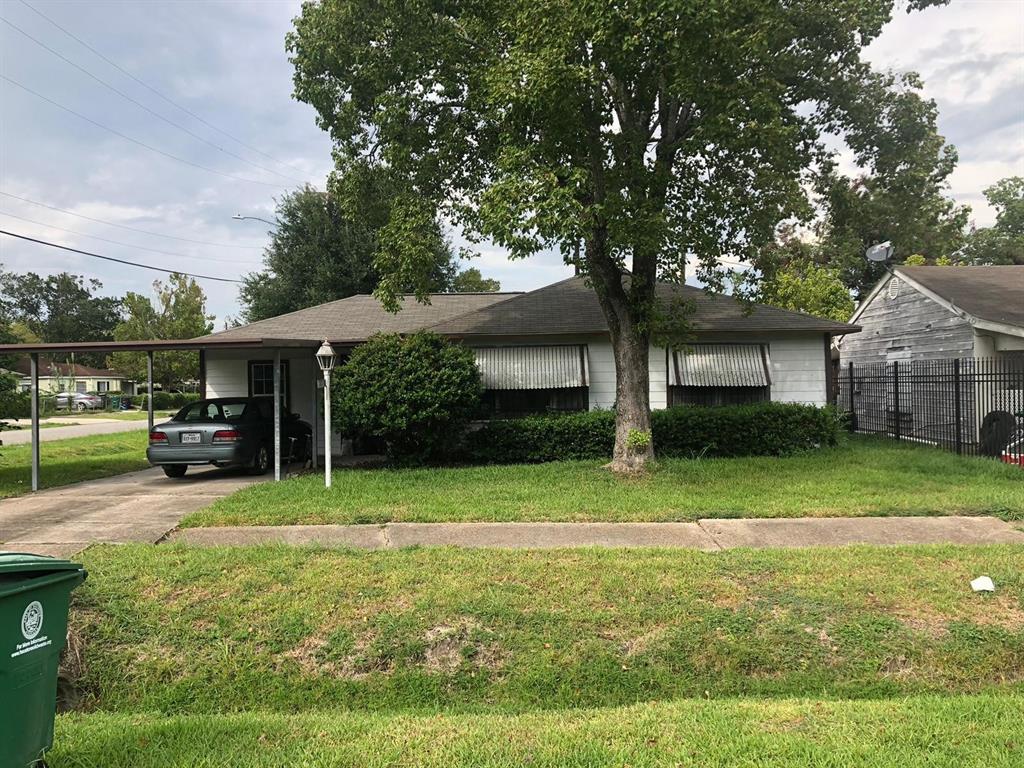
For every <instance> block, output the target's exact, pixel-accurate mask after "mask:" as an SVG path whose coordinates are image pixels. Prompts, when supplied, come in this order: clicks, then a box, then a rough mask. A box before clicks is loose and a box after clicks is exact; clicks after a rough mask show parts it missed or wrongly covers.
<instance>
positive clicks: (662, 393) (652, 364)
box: [647, 345, 668, 410]
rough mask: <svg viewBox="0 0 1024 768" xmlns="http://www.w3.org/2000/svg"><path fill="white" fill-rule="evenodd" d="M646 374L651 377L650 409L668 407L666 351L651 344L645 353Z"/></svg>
mask: <svg viewBox="0 0 1024 768" xmlns="http://www.w3.org/2000/svg"><path fill="white" fill-rule="evenodd" d="M647 374H648V376H649V377H650V379H651V391H650V397H651V409H652V410H661V409H663V408H668V351H667V350H666V349H665V348H664V347H655V346H654V345H651V348H650V350H648V355H647Z"/></svg>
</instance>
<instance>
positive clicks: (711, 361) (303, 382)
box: [0, 277, 859, 490]
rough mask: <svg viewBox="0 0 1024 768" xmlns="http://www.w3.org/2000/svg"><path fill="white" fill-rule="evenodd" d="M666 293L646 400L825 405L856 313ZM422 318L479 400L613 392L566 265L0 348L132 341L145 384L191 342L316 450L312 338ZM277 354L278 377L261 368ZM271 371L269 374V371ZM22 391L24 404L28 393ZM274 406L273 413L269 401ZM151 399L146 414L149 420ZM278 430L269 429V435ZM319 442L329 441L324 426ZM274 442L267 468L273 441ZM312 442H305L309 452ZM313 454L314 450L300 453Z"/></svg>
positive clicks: (418, 322) (570, 405) (598, 328)
mask: <svg viewBox="0 0 1024 768" xmlns="http://www.w3.org/2000/svg"><path fill="white" fill-rule="evenodd" d="M657 293H658V297H659V299H660V300H661V301H663V302H665V303H666V304H667V305H675V304H677V303H679V302H684V303H686V304H687V305H688V306H689V307H690V308H691V309H692V313H691V314H690V315H689V317H688V320H689V324H690V327H691V330H692V331H693V337H692V338H689V339H687V342H686V344H685V345H684V346H680V347H679V348H669V347H666V346H659V345H652V346H651V349H650V387H651V389H650V401H651V407H652V408H667V407H670V406H672V405H677V404H683V403H693V404H700V405H717V404H725V403H745V402H757V401H765V400H771V401H776V402H789V403H807V404H811V405H825V404H827V403H830V402H833V401H834V397H835V378H834V377H833V375H832V370H833V369H832V356H831V345H832V338H833V337H834V336H836V335H841V334H850V333H854V332H856V331H857V330H859V329H858V328H857V326H854V325H851V324H849V323H838V322H835V321H833V320H826V319H822V318H819V317H813V316H811V315H806V314H803V313H800V312H789V311H786V310H782V309H778V308H775V307H769V306H765V305H760V304H753V305H743V304H741V303H739V302H737V301H736V300H735V299H733V298H730V297H728V296H713V295H709V294H707V293H705V292H704V291H702V290H700V289H698V288H694V287H691V286H686V285H677V284H669V283H663V284H659V285H658V288H657ZM420 330H428V331H433V332H434V333H437V334H440V335H443V336H446V337H448V338H450V339H452V340H455V341H458V342H460V343H463V344H466V345H467V346H469V347H470V348H472V349H473V350H475V352H476V358H477V362H478V364H479V367H480V371H481V377H482V380H483V385H484V388H485V390H486V398H487V403H488V405H489V406H490V408H491V411H492V413H493V414H494V415H495V416H499V417H500V416H504V415H518V414H524V413H533V412H547V411H572V410H593V409H598V408H613V407H614V405H615V365H614V361H613V357H612V348H611V343H610V339H609V333H608V324H607V323H606V322H605V319H604V315H603V313H602V312H601V308H600V306H599V304H598V301H597V297H596V295H595V294H594V291H593V289H592V288H590V287H589V286H588V285H587V284H586V282H585V280H584V279H582V278H579V277H574V278H569V279H567V280H563V281H561V282H558V283H555V284H553V285H549V286H546V287H544V288H539V289H537V290H535V291H529V292H526V293H462V294H434V295H432V296H431V297H430V303H429V304H422V303H420V302H418V301H415V300H414V299H413V298H412V297H406V298H405V299H404V301H403V308H402V309H401V311H399V312H398V313H395V314H392V313H389V312H387V311H386V310H385V309H384V307H383V306H382V305H381V304H380V302H379V301H377V299H376V298H374V297H373V296H366V295H360V296H351V297H349V298H347V299H340V300H338V301H332V302H328V303H326V304H321V305H320V306H316V307H309V308H308V309H303V310H299V311H297V312H290V313H288V314H284V315H280V316H278V317H273V318H269V319H267V320H261V321H259V322H255V323H250V324H249V325H244V326H240V327H238V328H230V329H227V330H224V331H220V332H219V333H213V334H209V335H206V336H200V337H197V338H194V339H165V340H139V341H108V342H88V341H84V342H60V343H47V342H38V343H29V344H0V354H6V355H28V356H29V358H30V360H31V361H32V362H33V363H34V364H35V370H34V374H33V373H32V372H31V369H30V378H31V377H32V376H33V375H37V376H39V377H40V380H41V377H42V376H43V375H45V371H44V370H43V364H42V363H43V361H44V360H45V359H46V358H47V357H48V356H53V355H56V354H73V353H79V354H80V353H91V354H110V353H112V352H145V353H146V355H147V357H148V359H149V366H148V367H149V371H150V373H149V375H148V376H147V380H148V382H149V386H150V387H152V386H153V381H152V361H153V358H154V355H157V354H160V353H162V352H165V351H181V350H196V351H198V352H199V368H200V370H199V375H200V378H199V390H200V393H201V394H202V395H203V396H205V397H239V396H254V397H269V398H271V399H273V398H274V391H275V387H279V389H278V392H279V393H280V395H281V398H280V400H278V401H276V402H281V401H283V405H284V406H285V407H287V408H288V409H289V410H290V411H291V412H292V413H295V414H297V415H298V416H299V417H301V418H303V419H305V420H307V421H308V422H310V423H311V424H312V426H313V444H314V445H315V446H317V448H318V449H322V446H323V443H324V440H323V431H322V430H323V410H322V403H323V392H322V386H323V377H322V375H321V373H320V370H319V366H318V364H317V361H316V351H317V349H318V348H319V346H320V344H321V342H322V341H323V340H327V341H329V342H330V343H331V345H332V346H333V347H334V348H335V350H337V352H338V353H339V355H340V356H341V357H342V358H344V356H345V355H347V354H348V353H349V352H350V351H351V350H352V349H353V348H354V347H356V346H357V345H359V344H362V343H363V342H365V341H366V340H367V339H368V338H369V337H370V336H373V335H374V334H377V333H389V332H390V333H412V332H415V331H420ZM278 361H279V362H280V367H279V368H278V371H279V374H280V375H279V376H276V377H275V375H274V372H275V365H276V363H277V362H278ZM275 379H276V381H275ZM41 389H42V385H41V384H40V386H39V387H38V388H37V390H36V391H35V392H34V394H33V398H32V400H33V410H34V411H36V410H37V405H38V399H37V395H38V393H39V391H40V390H41ZM275 412H276V413H275V418H277V416H279V415H280V413H279V412H277V409H276V408H275ZM153 418H154V415H153V410H152V403H150V411H149V423H150V425H151V426H152V424H153ZM32 433H33V439H32V443H31V445H32V488H33V490H35V489H37V488H38V487H39V473H40V455H39V439H38V419H36V418H33V427H32ZM280 439H281V432H280V431H278V432H276V433H275V443H278V442H279V441H280ZM331 443H332V451H331V452H332V453H339V452H341V450H342V447H343V446H342V441H341V440H340V439H339V436H337V435H334V436H333V438H332V441H331ZM281 448H282V450H281V451H275V452H274V455H275V470H274V474H275V477H277V478H280V477H281V476H282V471H281V469H282V462H281V459H282V453H284V452H285V451H284V448H285V446H283V445H282V446H281ZM318 452H319V451H318ZM313 461H314V464H317V463H318V456H317V454H316V453H314V456H313Z"/></svg>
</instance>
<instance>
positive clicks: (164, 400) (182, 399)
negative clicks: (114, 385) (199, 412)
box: [131, 392, 201, 411]
mask: <svg viewBox="0 0 1024 768" xmlns="http://www.w3.org/2000/svg"><path fill="white" fill-rule="evenodd" d="M146 398H147V395H138V396H136V397H133V398H131V401H132V405H136V406H138V407H139V408H140V409H142V410H145V409H146V408H148V407H149V406H148V404H147V402H146ZM199 399H201V398H200V397H199V393H198V392H154V393H153V408H155V409H156V410H158V411H166V410H173V409H175V408H184V407H185V406H186V405H188V404H189V403H194V402H196V401H197V400H199Z"/></svg>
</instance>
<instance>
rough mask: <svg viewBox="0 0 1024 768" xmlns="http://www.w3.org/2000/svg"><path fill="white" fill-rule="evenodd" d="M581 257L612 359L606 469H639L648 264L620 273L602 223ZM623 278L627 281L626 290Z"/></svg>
mask: <svg viewBox="0 0 1024 768" xmlns="http://www.w3.org/2000/svg"><path fill="white" fill-rule="evenodd" d="M586 257H587V265H588V273H589V274H590V278H591V282H592V283H593V286H594V290H595V292H596V293H597V299H598V302H599V303H600V304H601V310H602V311H603V312H604V316H605V319H606V320H607V321H608V331H609V334H610V335H611V342H612V354H613V356H614V358H615V448H614V450H613V451H612V460H611V463H610V464H608V469H611V470H612V471H613V472H622V473H636V472H642V471H644V469H645V468H646V466H647V463H648V461H649V460H651V459H652V458H653V457H654V441H653V440H652V439H651V394H650V378H651V377H650V370H649V369H648V358H649V356H650V354H649V352H650V338H651V332H650V323H649V322H646V318H645V317H644V316H643V314H642V313H643V311H644V310H643V308H646V307H649V306H650V304H651V303H652V302H653V300H654V275H653V272H654V269H653V266H652V267H650V268H649V270H648V271H649V272H650V273H651V274H650V275H645V276H644V277H640V278H639V279H638V275H637V274H636V272H634V273H632V274H631V275H629V277H627V276H626V275H625V274H623V271H622V269H621V267H619V265H618V264H616V263H615V261H614V260H613V259H611V258H610V256H609V254H608V241H607V230H606V229H605V228H604V227H596V228H595V229H594V231H593V232H592V233H591V236H590V237H589V238H587V241H586ZM652 264H653V262H652ZM644 278H646V279H644ZM624 282H628V283H629V289H628V290H627V288H626V286H625V285H624Z"/></svg>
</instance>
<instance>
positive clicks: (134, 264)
mask: <svg viewBox="0 0 1024 768" xmlns="http://www.w3.org/2000/svg"><path fill="white" fill-rule="evenodd" d="M0 235H7V236H8V237H16V238H18V239H19V240H27V241H29V242H30V243H38V244H39V245H46V246H49V247H50V248H59V249H60V250H62V251H70V252H71V253H78V254H81V255H82V256H91V257H92V258H94V259H103V261H113V262H115V263H117V264H127V265H128V266H129V267H139V268H140V269H151V270H153V271H154V272H163V273H165V274H168V275H185V276H186V277H194V278H197V279H199V280H216V281H217V282H219V283H241V282H243V281H242V280H233V279H232V278H230V277H213V276H212V275H197V274H194V273H192V272H182V271H181V270H180V269H165V268H164V267H154V266H153V265H151V264H139V263H138V262H136V261H126V260H125V259H115V258H114V257H113V256H101V255H100V254H98V253H90V252H89V251H80V250H78V249H77V248H69V247H68V246H66V245H57V243H50V242H47V241H46V240H37V239H36V238H34V237H28V236H27V235H19V234H18V233H17V232H8V231H7V230H5V229H0Z"/></svg>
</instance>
